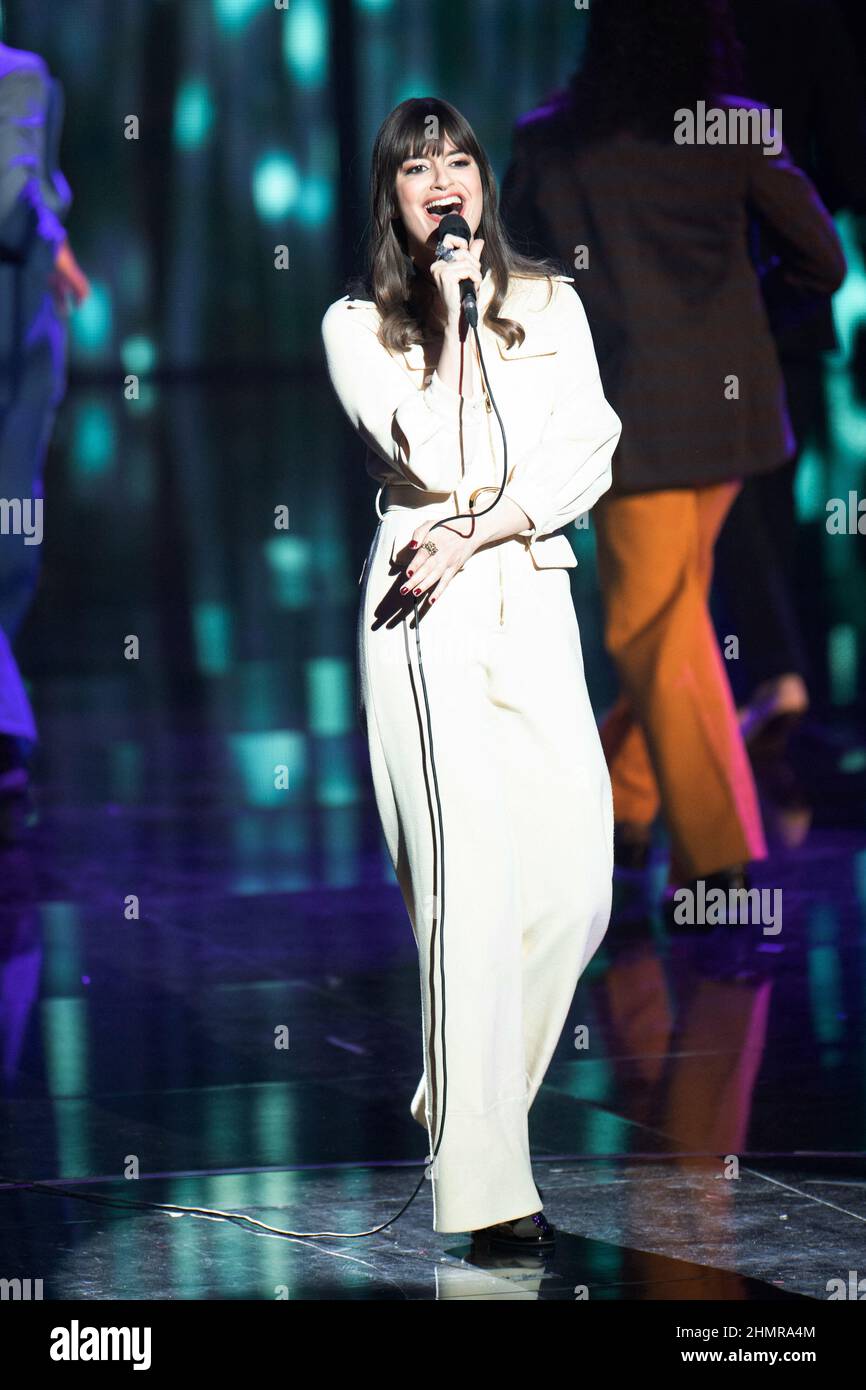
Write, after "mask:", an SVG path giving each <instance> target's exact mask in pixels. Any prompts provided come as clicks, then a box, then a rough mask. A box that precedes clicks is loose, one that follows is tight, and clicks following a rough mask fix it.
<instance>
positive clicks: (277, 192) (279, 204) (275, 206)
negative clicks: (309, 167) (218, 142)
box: [253, 150, 301, 220]
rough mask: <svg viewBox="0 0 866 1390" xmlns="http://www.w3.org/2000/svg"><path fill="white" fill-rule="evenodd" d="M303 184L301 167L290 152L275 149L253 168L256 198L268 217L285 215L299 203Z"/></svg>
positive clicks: (258, 205)
mask: <svg viewBox="0 0 866 1390" xmlns="http://www.w3.org/2000/svg"><path fill="white" fill-rule="evenodd" d="M300 187H301V181H300V178H299V177H298V170H297V167H296V166H295V163H294V160H292V159H290V158H289V156H288V155H285V154H281V153H279V152H277V151H273V150H272V151H271V152H270V153H269V154H265V155H262V157H261V159H260V160H259V161H258V163H257V164H256V166H255V168H254V169H253V201H254V202H255V205H256V210H257V212H258V213H259V215H260V216H261V217H264V218H265V219H267V220H271V219H273V220H277V219H278V218H281V217H285V215H286V213H287V212H290V211H291V209H292V208H293V207H294V206H295V203H296V202H297V200H298V194H299V192H300Z"/></svg>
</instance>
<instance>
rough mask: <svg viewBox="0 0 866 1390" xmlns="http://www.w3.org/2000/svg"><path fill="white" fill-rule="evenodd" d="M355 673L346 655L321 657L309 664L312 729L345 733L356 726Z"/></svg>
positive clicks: (322, 731)
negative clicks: (343, 656) (353, 704)
mask: <svg viewBox="0 0 866 1390" xmlns="http://www.w3.org/2000/svg"><path fill="white" fill-rule="evenodd" d="M352 682H353V674H352V668H351V667H350V666H349V663H348V662H347V661H345V660H344V659H343V658H342V657H336V656H320V657H316V658H315V659H314V660H312V661H310V662H308V664H307V698H308V708H309V723H310V731H311V732H312V733H314V734H325V735H327V734H343V733H345V732H346V730H347V729H350V728H352V727H353V724H354V716H353V708H352V697H353V684H352Z"/></svg>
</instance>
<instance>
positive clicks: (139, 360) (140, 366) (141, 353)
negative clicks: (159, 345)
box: [120, 333, 156, 376]
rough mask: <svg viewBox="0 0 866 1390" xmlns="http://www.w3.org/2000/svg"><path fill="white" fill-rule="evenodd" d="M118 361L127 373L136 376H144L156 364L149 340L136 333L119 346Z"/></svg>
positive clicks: (154, 351) (152, 346)
mask: <svg viewBox="0 0 866 1390" xmlns="http://www.w3.org/2000/svg"><path fill="white" fill-rule="evenodd" d="M120 360H121V362H122V363H123V366H124V368H125V370H126V371H127V372H133V373H134V374H135V375H136V376H146V375H147V373H148V372H152V371H153V368H154V366H155V364H156V349H155V347H154V345H153V341H152V340H151V339H150V338H145V337H144V335H143V334H141V333H136V334H134V335H133V336H132V337H131V338H126V339H125V340H124V341H123V342H122V343H121V345H120Z"/></svg>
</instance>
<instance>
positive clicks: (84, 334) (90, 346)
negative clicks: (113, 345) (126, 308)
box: [69, 280, 111, 357]
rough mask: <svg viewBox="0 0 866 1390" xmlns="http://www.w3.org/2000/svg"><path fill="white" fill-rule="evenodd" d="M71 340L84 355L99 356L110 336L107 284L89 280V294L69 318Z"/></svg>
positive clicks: (106, 345)
mask: <svg viewBox="0 0 866 1390" xmlns="http://www.w3.org/2000/svg"><path fill="white" fill-rule="evenodd" d="M69 322H70V327H71V333H72V340H73V342H74V344H75V346H76V348H77V349H78V350H79V351H80V352H81V353H82V354H83V355H86V356H93V357H95V356H99V355H100V354H101V353H103V352H105V351H106V350H107V348H108V346H109V340H110V337H111V297H110V295H109V292H108V286H107V285H104V284H102V283H101V282H100V281H99V280H91V282H90V294H89V295H88V296H87V298H86V299H85V301H84V303H83V304H80V305H79V306H78V308H77V309H76V310H75V311H74V312H73V314H72V316H71V318H70V321H69Z"/></svg>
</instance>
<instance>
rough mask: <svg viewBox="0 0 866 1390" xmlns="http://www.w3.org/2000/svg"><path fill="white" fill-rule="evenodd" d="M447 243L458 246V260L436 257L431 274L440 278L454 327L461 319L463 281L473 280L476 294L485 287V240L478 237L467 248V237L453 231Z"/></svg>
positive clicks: (448, 316) (441, 290)
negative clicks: (482, 266)
mask: <svg viewBox="0 0 866 1390" xmlns="http://www.w3.org/2000/svg"><path fill="white" fill-rule="evenodd" d="M443 239H444V242H445V245H446V246H452V247H453V248H454V259H453V260H452V261H442V260H434V261H433V264H432V265H431V267H430V274H431V275H432V276H433V279H434V280H435V281H436V286H437V289H438V290H439V294H440V297H441V299H442V302H443V304H444V305H445V312H446V315H447V319H448V325H449V326H451V327H453V326H455V325H456V324H458V323H459V322H460V309H461V301H460V281H461V280H471V281H472V283H473V285H474V286H475V293H476V295H477V294H478V292H479V290H480V289H481V278H482V277H481V251H482V249H483V246H484V241H483V239H482V238H480V237H476V238H475V240H474V241H472V242H471V243H470V245H469V247H468V248H467V245H466V241H465V239H464V238H463V237H459V236H454V234H453V233H452V232H449V233H448V235H447V236H446V237H444V238H443Z"/></svg>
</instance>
